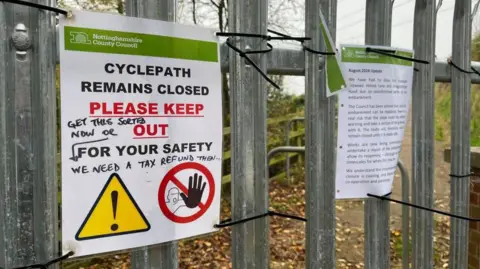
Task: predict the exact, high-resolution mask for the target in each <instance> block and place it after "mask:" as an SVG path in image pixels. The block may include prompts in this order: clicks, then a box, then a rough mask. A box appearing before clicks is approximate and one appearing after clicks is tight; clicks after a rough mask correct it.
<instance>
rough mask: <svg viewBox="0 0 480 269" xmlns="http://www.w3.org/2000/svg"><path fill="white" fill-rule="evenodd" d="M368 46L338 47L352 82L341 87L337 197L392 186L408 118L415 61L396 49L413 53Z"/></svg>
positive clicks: (384, 191) (383, 191)
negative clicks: (345, 86) (345, 87)
mask: <svg viewBox="0 0 480 269" xmlns="http://www.w3.org/2000/svg"><path fill="white" fill-rule="evenodd" d="M369 47H370V48H372V49H373V51H372V50H370V51H367V47H366V46H358V45H342V47H341V50H340V51H341V60H342V68H343V69H344V73H345V74H346V76H347V80H348V85H349V87H348V89H346V90H345V91H342V92H340V93H339V103H338V139H337V163H336V169H337V170H336V171H337V172H336V198H337V199H343V198H366V197H368V196H367V194H368V193H372V194H376V195H384V194H387V193H389V192H390V191H391V188H392V183H393V179H394V174H395V170H396V166H397V162H398V158H399V153H400V150H401V147H402V140H403V134H404V129H405V125H406V123H407V119H408V112H409V106H410V98H411V92H412V76H413V62H412V61H409V60H405V59H400V58H396V57H394V56H393V55H398V56H402V57H405V58H412V57H413V51H410V50H404V49H397V48H390V47H380V46H369ZM375 51H376V52H375ZM378 52H380V53H378ZM385 54H392V55H385Z"/></svg>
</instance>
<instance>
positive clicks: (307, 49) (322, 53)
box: [302, 44, 337, 55]
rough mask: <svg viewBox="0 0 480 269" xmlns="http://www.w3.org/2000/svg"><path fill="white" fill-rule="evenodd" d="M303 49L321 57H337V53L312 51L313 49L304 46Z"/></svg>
mask: <svg viewBox="0 0 480 269" xmlns="http://www.w3.org/2000/svg"><path fill="white" fill-rule="evenodd" d="M302 48H303V50H306V51H308V52H311V53H314V54H319V55H336V54H337V53H335V52H325V51H318V50H314V49H311V48H309V47H307V46H305V45H303V44H302Z"/></svg>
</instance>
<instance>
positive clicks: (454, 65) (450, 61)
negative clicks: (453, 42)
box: [447, 59, 476, 74]
mask: <svg viewBox="0 0 480 269" xmlns="http://www.w3.org/2000/svg"><path fill="white" fill-rule="evenodd" d="M447 62H448V64H449V65H451V66H453V67H455V69H457V70H458V71H460V72H462V73H465V74H475V72H476V70H475V69H473V68H472V70H474V71H467V70H465V69H463V68H461V67H460V66H458V65H456V64H455V63H454V62H453V61H452V59H448V61H447Z"/></svg>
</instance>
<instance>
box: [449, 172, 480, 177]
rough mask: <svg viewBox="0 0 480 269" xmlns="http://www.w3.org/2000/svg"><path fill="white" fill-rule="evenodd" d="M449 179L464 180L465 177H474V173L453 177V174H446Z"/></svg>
mask: <svg viewBox="0 0 480 269" xmlns="http://www.w3.org/2000/svg"><path fill="white" fill-rule="evenodd" d="M448 175H449V176H450V177H455V178H466V177H471V176H474V175H475V174H474V173H470V174H468V175H454V174H448Z"/></svg>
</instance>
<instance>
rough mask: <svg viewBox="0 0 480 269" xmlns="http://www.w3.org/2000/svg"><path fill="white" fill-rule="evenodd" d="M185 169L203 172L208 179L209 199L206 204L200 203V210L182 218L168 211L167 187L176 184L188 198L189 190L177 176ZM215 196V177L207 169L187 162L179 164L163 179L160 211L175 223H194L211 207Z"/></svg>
mask: <svg viewBox="0 0 480 269" xmlns="http://www.w3.org/2000/svg"><path fill="white" fill-rule="evenodd" d="M185 169H195V170H198V171H200V172H202V173H203V174H204V175H205V176H206V177H207V182H208V187H209V189H208V197H207V202H206V203H205V204H203V203H200V204H199V205H198V207H200V210H199V211H198V212H197V213H195V214H193V215H191V216H188V217H180V216H177V215H175V214H174V213H172V211H170V209H168V207H167V204H166V203H165V191H166V190H167V185H168V182H170V181H172V183H173V184H175V185H176V186H177V187H178V188H179V189H180V190H181V191H182V192H183V193H185V195H187V197H188V189H187V187H185V186H184V185H183V184H182V182H180V181H179V180H178V179H177V178H176V177H175V175H176V174H177V173H178V172H180V171H182V170H185ZM214 195H215V181H214V180H213V175H212V173H210V171H209V170H208V168H207V167H205V166H203V165H201V164H199V163H195V162H185V163H181V164H178V165H177V166H175V167H173V168H172V169H170V171H168V172H167V174H165V176H164V177H163V179H162V182H161V183H160V187H159V188H158V204H159V206H160V209H161V210H162V212H163V214H164V215H165V217H167V218H168V219H170V220H171V221H173V222H177V223H188V222H192V221H194V220H196V219H198V218H200V217H201V216H202V215H203V214H204V213H205V212H206V211H207V210H208V208H209V207H210V205H211V204H212V201H213V196H214Z"/></svg>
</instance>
